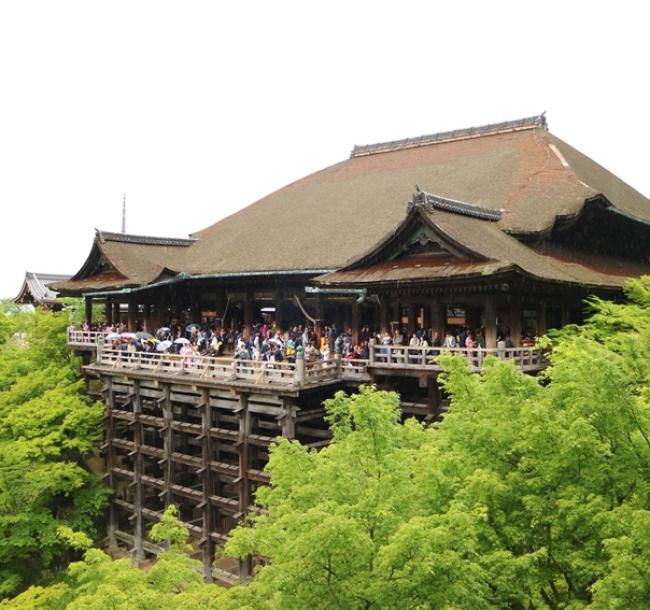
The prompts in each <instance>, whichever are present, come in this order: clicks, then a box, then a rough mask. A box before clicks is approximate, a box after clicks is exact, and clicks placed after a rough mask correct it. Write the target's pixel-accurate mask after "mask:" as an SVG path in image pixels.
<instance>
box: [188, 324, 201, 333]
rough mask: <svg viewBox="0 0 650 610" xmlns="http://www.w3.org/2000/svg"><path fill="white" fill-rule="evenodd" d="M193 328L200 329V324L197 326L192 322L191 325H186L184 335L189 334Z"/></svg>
mask: <svg viewBox="0 0 650 610" xmlns="http://www.w3.org/2000/svg"><path fill="white" fill-rule="evenodd" d="M193 328H201V325H200V324H197V323H196V322H192V324H188V325H187V326H186V327H185V332H186V333H189V332H191V331H192V329H193Z"/></svg>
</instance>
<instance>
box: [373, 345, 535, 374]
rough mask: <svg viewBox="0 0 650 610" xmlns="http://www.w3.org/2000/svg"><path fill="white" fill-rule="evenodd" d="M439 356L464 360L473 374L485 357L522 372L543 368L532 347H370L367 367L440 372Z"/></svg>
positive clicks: (478, 369) (480, 368)
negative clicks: (513, 366)
mask: <svg viewBox="0 0 650 610" xmlns="http://www.w3.org/2000/svg"><path fill="white" fill-rule="evenodd" d="M442 354H456V355H459V356H463V357H464V358H467V361H468V363H469V366H470V368H471V369H472V370H474V371H480V370H482V369H483V362H484V360H485V357H486V356H488V355H489V356H496V357H497V358H500V359H502V360H510V361H512V362H513V363H514V364H515V366H517V367H518V368H520V369H521V370H522V371H539V370H541V369H543V368H544V367H545V366H546V362H545V360H544V356H543V352H542V350H541V349H539V348H535V347H509V348H503V349H501V348H484V347H477V348H471V349H469V348H465V347H463V348H460V347H453V348H451V347H449V348H447V347H411V346H409V345H381V346H370V357H369V365H370V366H380V367H382V368H395V369H404V368H418V369H421V368H425V369H433V370H442V367H441V366H440V364H438V361H437V358H438V356H440V355H442Z"/></svg>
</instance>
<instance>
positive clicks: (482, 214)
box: [406, 184, 503, 222]
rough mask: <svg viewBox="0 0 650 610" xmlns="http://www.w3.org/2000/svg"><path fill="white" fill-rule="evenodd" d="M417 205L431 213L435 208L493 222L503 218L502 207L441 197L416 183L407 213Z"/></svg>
mask: <svg viewBox="0 0 650 610" xmlns="http://www.w3.org/2000/svg"><path fill="white" fill-rule="evenodd" d="M417 206H422V207H424V208H425V209H426V210H427V212H429V213H431V212H433V210H434V209H438V210H444V211H445V212H452V213H453V214H461V215H463V216H471V217H472V218H478V219H479V220H489V221H492V222H496V221H498V220H501V216H502V215H503V210H502V209H495V208H485V207H482V206H480V205H474V204H472V203H466V202H464V201H459V200H458V199H450V198H449V197H441V196H440V195H434V194H432V193H427V192H426V191H423V190H421V189H420V187H419V186H418V185H417V184H416V185H415V192H414V193H413V196H412V197H411V200H410V201H409V202H408V206H407V208H406V211H407V213H408V212H410V211H411V210H413V209H414V208H415V207H417Z"/></svg>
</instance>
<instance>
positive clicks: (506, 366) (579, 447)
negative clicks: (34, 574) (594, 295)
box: [6, 278, 650, 610]
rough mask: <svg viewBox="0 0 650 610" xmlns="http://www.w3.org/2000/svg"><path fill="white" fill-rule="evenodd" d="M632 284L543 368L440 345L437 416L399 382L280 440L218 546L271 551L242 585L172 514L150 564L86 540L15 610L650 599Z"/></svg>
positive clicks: (649, 314)
mask: <svg viewBox="0 0 650 610" xmlns="http://www.w3.org/2000/svg"><path fill="white" fill-rule="evenodd" d="M627 295H628V302H627V303H625V304H616V303H611V302H606V301H601V300H599V299H592V300H591V301H590V302H589V307H590V310H591V315H590V317H589V318H588V321H587V322H586V323H585V324H584V325H582V326H571V327H568V328H566V329H564V330H563V331H562V332H559V333H556V334H555V335H554V336H552V337H551V338H550V339H548V340H547V342H548V344H549V346H550V347H551V348H552V351H551V352H550V359H551V364H552V366H550V367H549V369H548V370H547V372H546V373H545V375H543V376H540V377H532V376H528V375H524V374H522V373H521V372H520V371H518V370H517V369H516V368H515V367H514V366H513V365H512V364H511V363H510V362H507V361H501V360H499V359H497V358H491V359H487V360H486V365H485V370H484V372H483V373H482V374H480V375H478V374H475V373H471V372H470V371H469V369H468V366H467V362H466V360H465V359H463V358H460V357H444V358H442V362H443V364H444V368H445V373H444V375H443V376H442V383H443V385H444V388H445V391H446V392H447V394H448V396H449V399H450V403H451V404H450V410H449V412H448V413H447V414H446V415H445V417H444V420H443V421H442V422H440V423H437V424H435V425H432V426H424V425H422V424H420V423H418V422H416V421H415V420H407V421H405V422H402V421H401V415H400V412H399V398H398V396H397V395H396V394H394V393H390V392H382V391H378V390H376V389H374V388H372V387H366V388H362V389H361V390H360V392H359V393H358V394H354V395H352V396H345V395H344V394H343V393H339V394H337V395H336V396H335V397H334V398H333V399H331V400H329V401H327V402H326V410H327V418H328V422H329V424H330V426H331V428H332V431H333V436H334V439H333V442H332V443H331V444H330V445H329V446H328V447H326V448H324V449H322V450H320V451H315V450H310V449H308V448H306V447H304V446H302V445H300V444H299V443H298V442H295V441H288V440H285V439H279V440H278V442H277V444H276V445H275V447H274V448H273V449H272V451H271V455H270V461H269V464H268V466H267V470H268V471H269V472H270V473H271V485H270V486H269V487H265V488H261V489H260V490H259V491H258V494H257V501H258V502H259V504H260V505H261V506H262V507H263V508H264V509H265V510H264V511H261V512H260V514H258V515H256V516H252V517H251V518H250V519H249V521H248V522H246V523H245V524H243V525H242V526H240V527H239V528H237V529H236V530H234V531H233V532H232V535H231V538H230V541H229V542H228V543H227V545H226V549H225V552H226V553H227V554H229V555H231V556H235V557H241V558H243V557H246V556H248V555H249V554H256V555H258V556H260V557H262V558H264V560H265V561H264V565H263V567H261V568H260V569H259V570H258V571H257V573H256V574H255V576H254V578H253V579H252V581H251V583H250V584H248V585H246V586H244V585H241V586H236V587H233V588H231V589H228V590H225V589H220V588H218V587H215V586H209V585H202V584H200V583H199V579H200V574H199V569H198V566H197V565H196V564H192V563H191V561H190V560H189V559H188V558H187V555H185V553H184V551H183V544H184V540H185V537H186V532H185V530H184V529H183V528H182V526H180V525H179V524H178V523H177V522H176V521H175V517H174V515H173V514H168V515H166V516H165V518H164V519H163V522H162V523H161V525H160V526H158V527H157V529H156V530H154V537H156V538H157V539H158V540H168V541H170V543H171V549H170V551H168V552H167V553H163V554H162V555H160V557H159V560H158V562H157V563H156V565H155V567H154V568H153V569H151V570H149V571H138V570H134V569H132V568H131V567H130V562H128V561H126V560H118V561H110V560H109V559H108V558H107V557H106V556H105V555H104V554H103V553H101V552H100V551H97V550H93V549H89V550H88V551H86V554H85V559H84V561H83V562H81V563H76V564H72V566H71V567H70V569H69V570H68V573H67V575H66V578H65V579H64V580H63V581H62V582H59V583H57V584H55V585H53V586H51V587H46V588H38V587H33V588H31V589H29V590H28V591H26V592H25V593H23V594H22V595H21V596H19V597H17V598H15V600H12V601H11V602H7V603H6V608H13V609H14V610H16V609H19V608H27V607H30V608H31V607H34V608H41V607H42V608H45V607H48V608H54V609H57V608H64V607H66V608H81V607H84V608H100V607H101V608H105V607H111V608H119V609H126V608H153V607H156V608H219V609H220V610H234V609H235V608H239V609H247V610H292V609H295V610H304V609H306V608H310V609H311V608H314V609H322V610H326V609H332V610H334V609H337V610H338V609H345V610H362V609H363V610H388V609H391V610H393V609H395V610H400V609H404V610H406V609H417V610H434V609H436V610H438V609H439V610H451V609H467V610H469V609H471V610H482V609H486V610H487V609H490V610H492V609H494V610H497V609H498V610H537V609H540V610H541V609H552V610H555V609H566V610H580V609H585V608H591V609H594V610H605V609H613V610H617V609H618V610H623V609H625V610H641V609H647V608H649V607H650V579H648V578H647V576H646V574H647V573H648V570H650V468H649V466H650V404H649V400H650V377H649V376H650V279H649V278H645V279H642V280H640V281H634V282H630V284H629V285H628V289H627ZM73 530H74V528H71V530H70V531H69V532H68V531H64V532H63V533H62V534H60V535H61V536H63V537H64V538H66V537H67V538H70V537H71V536H75V535H76V533H75V532H74V531H73ZM74 540H75V539H74V538H73V540H72V541H71V542H69V544H71V545H72V546H74V544H75V542H74ZM123 591H131V592H133V593H132V594H131V595H130V596H125V595H124V594H123V593H121V592H123ZM30 596H31V597H30ZM48 596H50V598H49V599H48ZM57 596H58V597H57ZM43 599H44V600H46V601H42V600H43ZM25 600H27V601H25ZM53 600H54V601H53ZM46 602H47V603H49V604H50V605H49V606H48V605H46ZM20 603H23V604H27V603H31V604H32V605H31V606H28V605H22V606H21V605H19V604H20ZM109 603H110V605H109ZM12 604H13V605H12ZM38 604H41V605H40V606H39V605H38ZM102 604H104V605H102ZM129 604H130V605H129ZM155 604H157V605H155Z"/></svg>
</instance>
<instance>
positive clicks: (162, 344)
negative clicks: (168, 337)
mask: <svg viewBox="0 0 650 610" xmlns="http://www.w3.org/2000/svg"><path fill="white" fill-rule="evenodd" d="M171 346H172V342H171V341H161V342H160V343H159V344H158V345H156V350H157V351H159V352H166V351H167V350H168V349H169V348H170V347H171Z"/></svg>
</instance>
